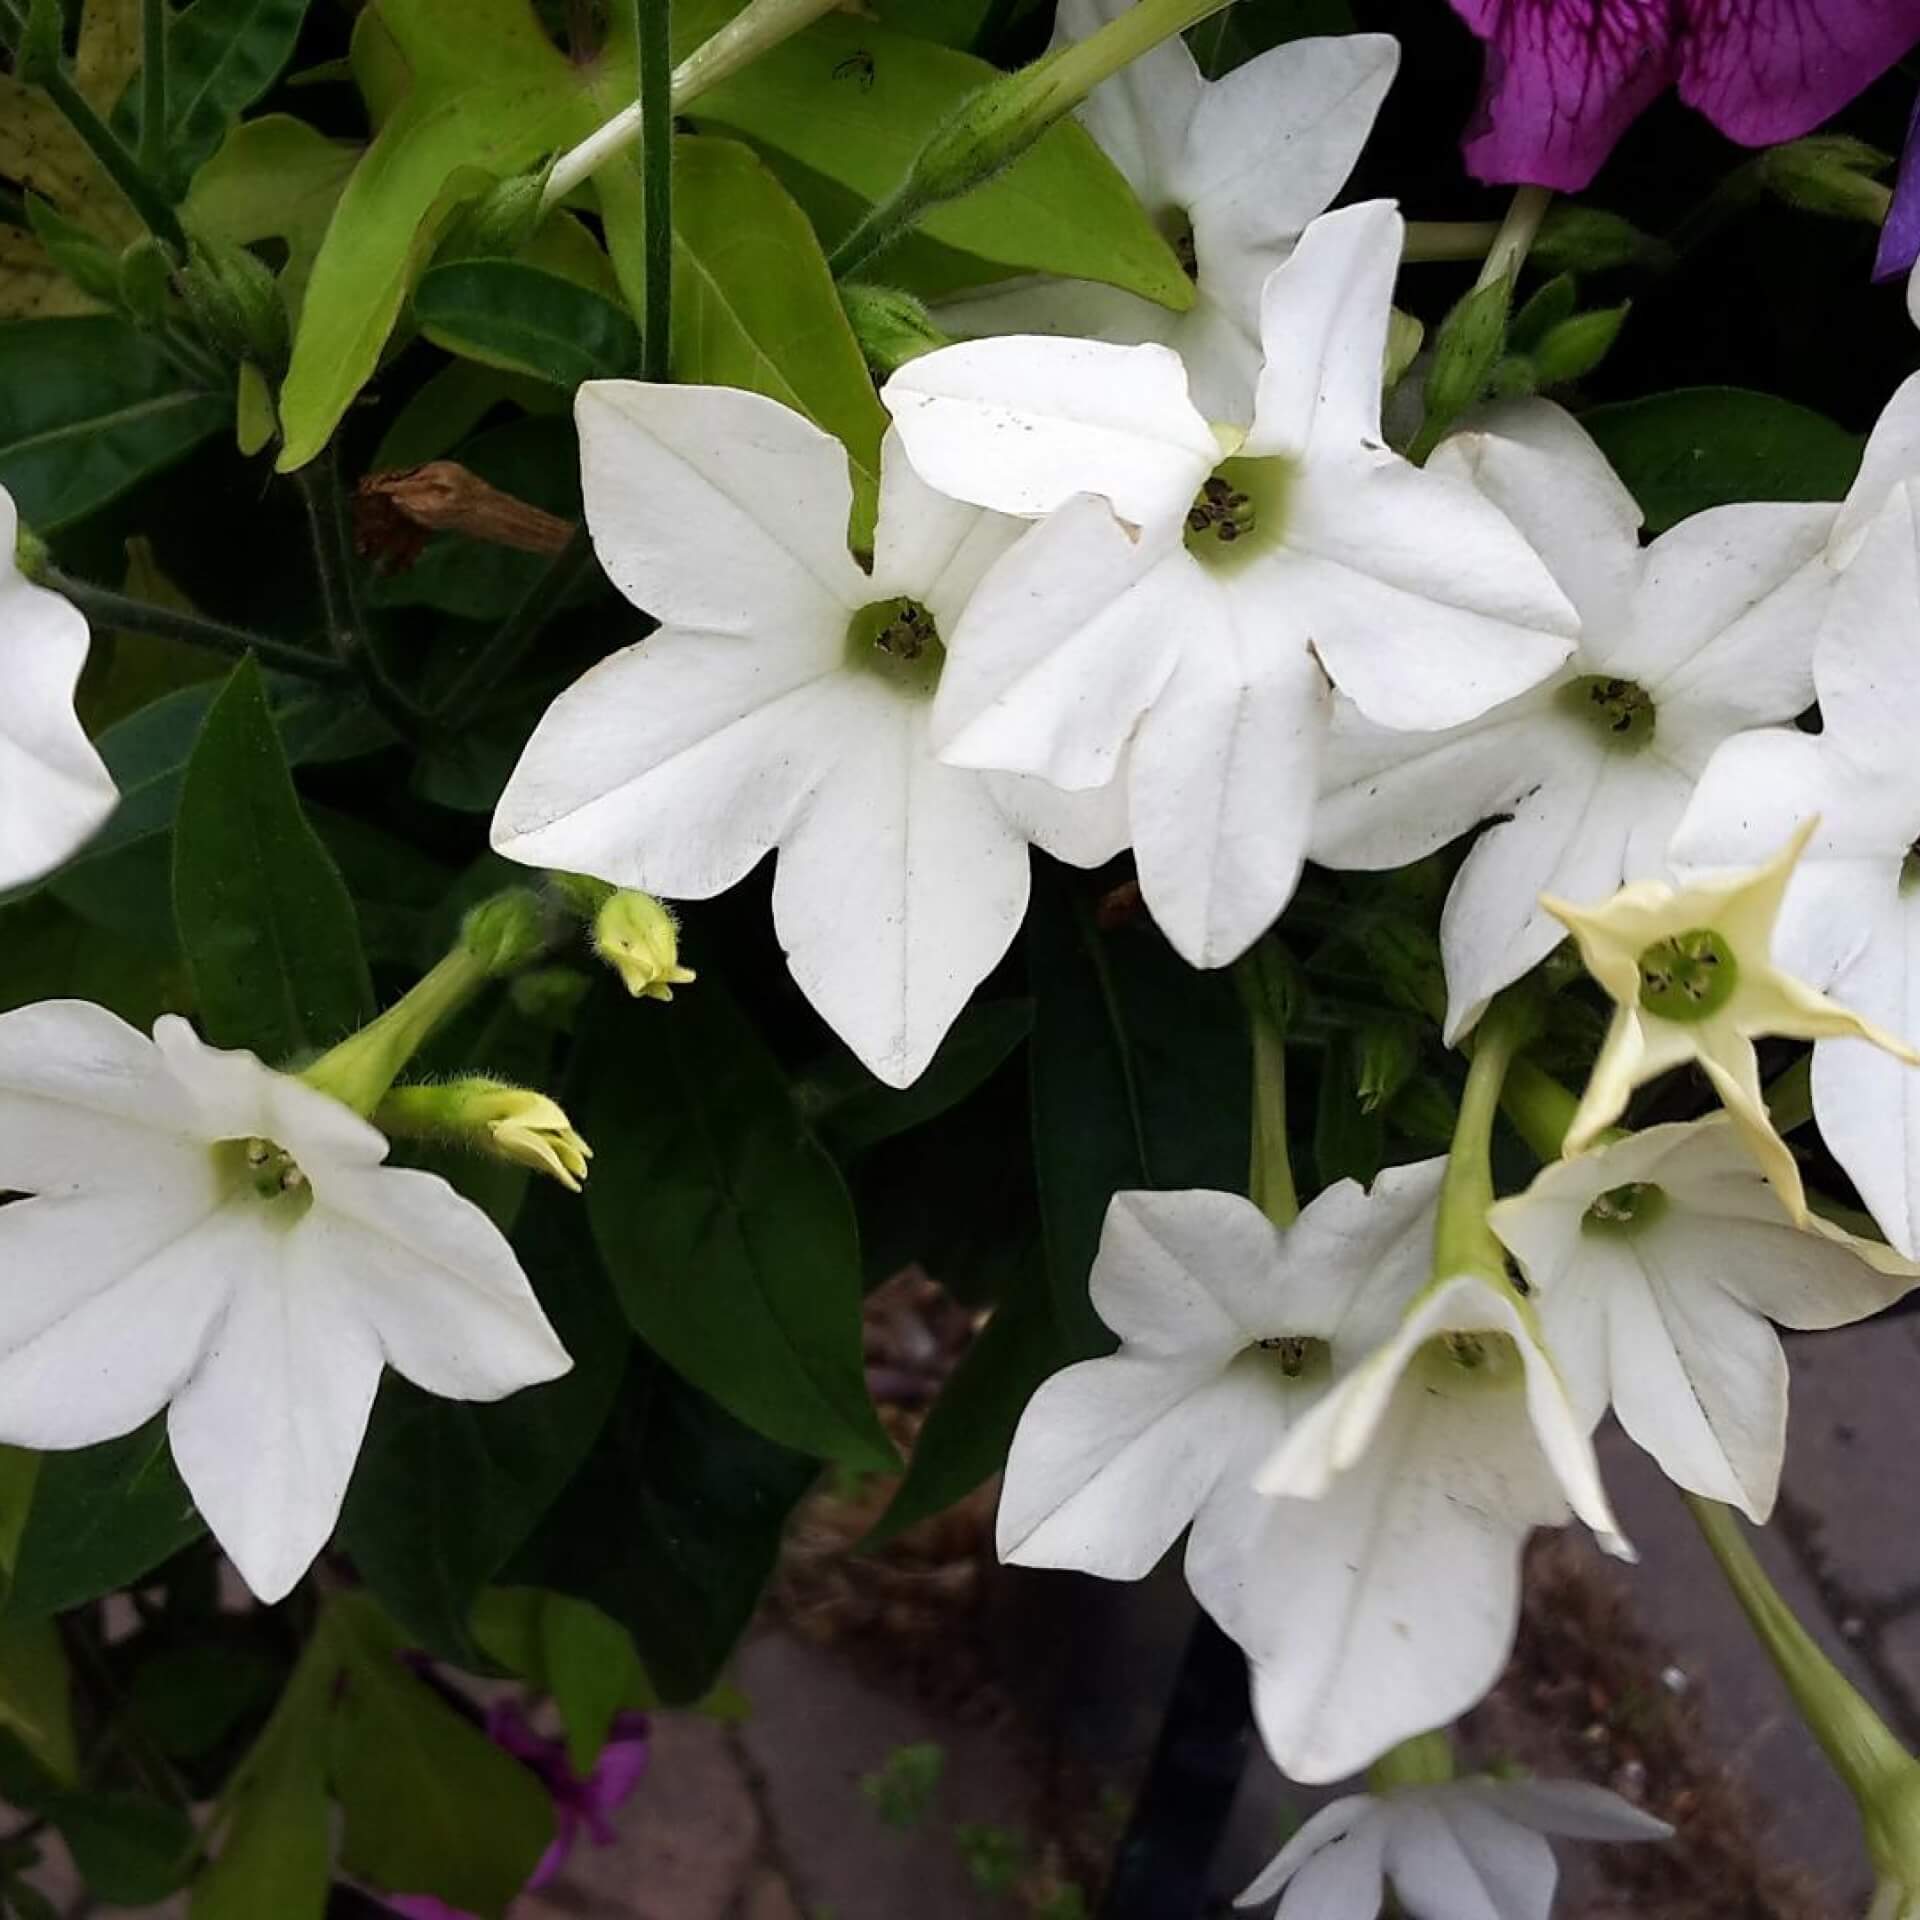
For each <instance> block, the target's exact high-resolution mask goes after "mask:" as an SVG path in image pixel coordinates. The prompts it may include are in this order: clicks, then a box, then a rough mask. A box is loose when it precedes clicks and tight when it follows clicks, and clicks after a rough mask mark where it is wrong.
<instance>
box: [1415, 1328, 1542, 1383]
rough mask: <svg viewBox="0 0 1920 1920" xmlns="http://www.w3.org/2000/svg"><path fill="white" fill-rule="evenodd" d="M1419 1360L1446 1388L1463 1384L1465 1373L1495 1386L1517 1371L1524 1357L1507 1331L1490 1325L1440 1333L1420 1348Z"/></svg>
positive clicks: (1422, 1369) (1429, 1377)
mask: <svg viewBox="0 0 1920 1920" xmlns="http://www.w3.org/2000/svg"><path fill="white" fill-rule="evenodd" d="M1415 1364H1416V1367H1417V1368H1418V1370H1419V1371H1420V1372H1421V1373H1423V1374H1424V1375H1425V1376H1426V1378H1427V1380H1428V1382H1429V1384H1430V1385H1432V1386H1434V1387H1437V1388H1440V1389H1442V1390H1444V1389H1446V1388H1447V1387H1457V1386H1459V1384H1460V1376H1461V1375H1462V1374H1463V1373H1464V1374H1472V1375H1473V1376H1474V1378H1475V1380H1476V1381H1478V1382H1483V1383H1485V1384H1486V1385H1489V1386H1491V1385H1493V1384H1494V1383H1495V1382H1496V1381H1500V1380H1504V1379H1506V1378H1507V1377H1508V1376H1509V1375H1511V1374H1513V1373H1514V1372H1515V1371H1516V1370H1517V1369H1518V1368H1519V1367H1520V1365H1521V1361H1520V1350H1519V1349H1518V1348H1517V1347H1516V1346H1515V1345H1514V1344H1513V1341H1512V1339H1511V1338H1510V1337H1509V1336H1508V1335H1507V1334H1504V1333H1499V1332H1497V1331H1495V1330H1494V1329H1493V1328H1491V1327H1486V1328H1473V1329H1469V1330H1467V1331H1464V1332H1457V1333H1442V1334H1438V1335H1436V1336H1435V1337H1434V1338H1433V1339H1431V1340H1429V1341H1428V1342H1427V1343H1426V1345H1425V1346H1423V1347H1422V1348H1421V1349H1420V1354H1419V1358H1418V1360H1417V1361H1416V1363H1415Z"/></svg>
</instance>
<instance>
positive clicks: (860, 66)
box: [833, 47, 873, 93]
mask: <svg viewBox="0 0 1920 1920" xmlns="http://www.w3.org/2000/svg"><path fill="white" fill-rule="evenodd" d="M833 77H834V78H835V79H836V80H857V81H858V82H859V83H860V91H861V92H862V93H871V92H872V91H873V55H872V54H870V53H869V52H868V51H867V50H866V48H865V47H860V48H858V49H856V50H855V51H854V52H852V53H850V54H848V55H847V57H846V58H845V59H844V60H842V61H841V62H840V64H839V65H838V66H837V67H835V68H834V70H833Z"/></svg>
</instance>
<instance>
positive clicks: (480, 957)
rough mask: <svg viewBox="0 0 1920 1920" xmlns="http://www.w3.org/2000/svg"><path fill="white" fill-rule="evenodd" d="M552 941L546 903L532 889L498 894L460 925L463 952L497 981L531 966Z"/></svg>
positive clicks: (475, 909) (522, 888)
mask: <svg viewBox="0 0 1920 1920" xmlns="http://www.w3.org/2000/svg"><path fill="white" fill-rule="evenodd" d="M552 939H553V929H552V925H551V923H550V921H549V919H548V917H547V910H546V906H545V903H544V902H543V901H542V900H541V898H540V896H539V895H538V894H537V893H536V892H534V890H533V889H532V888H531V887H509V888H508V889H507V890H506V891H505V892H504V893H496V894H495V895H494V896H493V897H492V899H490V900H482V901H481V902H480V904H479V905H478V906H477V907H474V908H472V909H470V910H469V912H468V914H467V916H466V918H465V919H464V920H462V921H461V922H460V946H461V949H462V950H463V951H464V952H465V953H466V954H467V955H468V956H469V957H470V958H471V959H473V960H475V961H477V962H478V963H479V966H480V968H481V970H482V971H483V972H484V973H485V974H486V975H487V976H488V977H489V978H490V979H495V980H498V979H502V978H504V977H505V976H506V975H507V974H510V973H518V972H519V971H520V970H521V968H523V967H528V966H531V965H532V964H533V962H534V961H536V960H538V959H539V958H540V956H541V955H542V954H543V953H545V952H546V950H547V948H548V947H549V946H550V945H551V944H552Z"/></svg>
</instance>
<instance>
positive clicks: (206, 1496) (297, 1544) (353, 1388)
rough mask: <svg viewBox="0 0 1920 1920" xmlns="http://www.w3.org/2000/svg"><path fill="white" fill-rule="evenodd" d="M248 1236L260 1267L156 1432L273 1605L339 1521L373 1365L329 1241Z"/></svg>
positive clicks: (243, 1572)
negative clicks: (162, 1432)
mask: <svg viewBox="0 0 1920 1920" xmlns="http://www.w3.org/2000/svg"><path fill="white" fill-rule="evenodd" d="M237 1211H239V1212H240V1213H241V1214H242V1215H243V1216H244V1214H245V1213H246V1212H247V1211H248V1210H247V1209H238V1210H237ZM256 1225H258V1226H259V1227H260V1228H261V1229H263V1230H262V1231H259V1232H257V1233H256V1234H255V1236H254V1244H255V1247H256V1248H257V1252H258V1257H257V1259H256V1260H255V1262H254V1263H253V1265H252V1268H251V1270H250V1271H249V1272H248V1273H247V1275H246V1278H245V1282H244V1284H242V1285H238V1286H235V1287H234V1288H233V1290H232V1294H231V1298H230V1303H229V1306H228V1310H227V1313H226V1315H225V1317H224V1319H223V1320H222V1321H221V1322H220V1324H219V1325H218V1326H217V1327H216V1328H215V1329H214V1331H213V1335H212V1338H211V1340H210V1341H209V1342H208V1345H207V1348H206V1353H205V1357H204V1358H203V1359H202V1360H201V1362H200V1365H199V1367H198V1368H197V1369H196V1370H195V1372H194V1375H193V1377H192V1379H190V1380H189V1381H188V1382H187V1384H186V1386H185V1387H184V1388H182V1389H181V1391H180V1392H179V1393H178V1394H177V1395H176V1396H175V1398H174V1402H173V1411H172V1413H171V1414H170V1415H169V1417H168V1421H167V1433H168V1437H169V1438H170V1440H171V1441H172V1443H173V1458H174V1463H175V1465H177V1466H178V1467H179V1469H180V1477H181V1479H183V1480H184V1481H185V1482H186V1483H187V1489H188V1491H189V1492H190V1493H191V1494H192V1495H193V1498H194V1503H195V1504H196V1505H197V1506H198V1507H199V1509H200V1512H201V1514H202V1516H203V1517H204V1518H205V1520H206V1523H207V1525H208V1526H209V1527H210V1528H212V1530H213V1534H214V1537H215V1538H216V1539H217V1540H218V1541H219V1542H220V1544H221V1546H222V1547H223V1548H224V1549H225V1550H226V1552H227V1555H228V1557H229V1558H230V1559H231V1560H232V1561H233V1563H234V1565H235V1566H236V1567H237V1568H238V1569H239V1571H240V1577H241V1578H242V1579H243V1580H244V1581H245V1582H246V1583H247V1585H248V1587H250V1588H251V1589H252V1591H253V1593H254V1594H255V1595H256V1597H258V1598H259V1599H261V1600H263V1601H266V1602H268V1603H271V1602H273V1601H275V1600H279V1599H282V1598H284V1597H285V1596H286V1594H287V1593H289V1592H290V1591H291V1590H292V1588H293V1586H294V1585H295V1583H296V1582H297V1581H298V1580H299V1579H300V1577H301V1575H302V1574H304V1573H305V1572H306V1570H307V1568H308V1567H309V1566H311V1565H312V1563H313V1559H314V1556H315V1555H316V1554H317V1553H319V1551H320V1549H321V1548H322V1547H324V1546H325V1545H326V1543H327V1540H328V1538H329V1536H330V1535H331V1534H332V1532H333V1528H334V1523H335V1522H336V1521H337V1520H338V1519H339V1517H340V1507H341V1503H342V1502H343V1501H344V1500H345V1498H346V1492H347V1482H348V1480H349V1479H350V1478H351V1476H352V1473H353V1463H354V1461H355V1459H356V1458H357V1457H358V1455H359V1452H360V1442H361V1440H362V1438H363V1437H364V1435H365V1433H366V1429H367V1416H368V1414H369V1412H370V1411H371V1410H372V1407H373V1396H374V1393H375V1390H376V1389H377V1388H378V1386H379V1384H380V1366H381V1360H380V1343H379V1341H378V1339H377V1338H376V1337H375V1335H374V1331H373V1329H372V1327H371V1326H369V1325H368V1323H367V1321H366V1319H365V1317H364V1316H363V1315H362V1314H361V1312H360V1311H359V1309H358V1307H357V1305H356V1304H355V1303H354V1301H353V1300H352V1298H351V1294H350V1292H349V1290H348V1289H347V1288H346V1287H344V1286H343V1285H342V1283H341V1276H340V1275H339V1274H338V1272H337V1271H336V1270H335V1268H334V1267H333V1265H332V1259H331V1254H332V1248H331V1246H330V1245H329V1243H328V1242H327V1241H326V1240H325V1239H324V1238H323V1237H321V1236H315V1235H309V1234H306V1233H303V1232H301V1231H300V1230H299V1228H297V1227H296V1228H295V1229H294V1230H292V1231H290V1232H280V1233H276V1232H275V1231H274V1230H273V1229H272V1227H271V1226H268V1225H267V1224H266V1223H265V1222H258V1221H257V1222H256Z"/></svg>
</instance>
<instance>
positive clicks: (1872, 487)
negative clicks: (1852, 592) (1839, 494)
mask: <svg viewBox="0 0 1920 1920" xmlns="http://www.w3.org/2000/svg"><path fill="white" fill-rule="evenodd" d="M1916 475H1920V373H1913V374H1909V375H1908V376H1907V377H1906V379H1904V380H1903V381H1901V383H1900V385H1899V386H1898V387H1897V388H1895V390H1894V394H1893V398H1892V399H1891V400H1889V401H1888V402H1887V404H1886V405H1885V406H1884V407H1882V408H1881V410H1880V418H1879V419H1878V420H1877V421H1875V423H1874V428H1873V432H1872V433H1871V434H1870V435H1869V436H1868V438H1867V449H1866V452H1865V454H1864V455H1863V456H1862V458H1861V461H1860V471H1859V472H1858V473H1857V474H1856V475H1855V476H1854V481H1853V485H1852V486H1851V487H1850V488H1848V490H1847V497H1846V499H1845V501H1844V502H1843V503H1842V504H1841V506H1840V509H1839V511H1838V513H1837V514H1836V515H1835V517H1834V522H1833V533H1832V536H1831V539H1830V543H1829V546H1828V555H1829V557H1830V559H1831V561H1832V563H1833V565H1834V566H1835V567H1840V568H1844V567H1847V566H1850V565H1851V564H1852V562H1853V558H1854V555H1855V554H1856V553H1858V552H1859V550H1860V545H1861V543H1862V542H1863V541H1864V540H1865V539H1866V537H1867V529H1868V528H1869V527H1870V526H1872V524H1873V522H1874V519H1875V517H1876V516H1877V515H1878V513H1879V512H1880V508H1881V506H1882V504H1883V503H1884V502H1885V500H1886V497H1887V495H1888V494H1889V493H1890V492H1891V491H1892V490H1893V489H1894V488H1895V487H1896V486H1898V485H1899V484H1900V482H1901V481H1903V480H1910V479H1912V478H1914V477H1915V476H1916Z"/></svg>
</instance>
